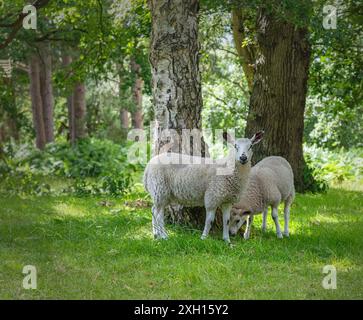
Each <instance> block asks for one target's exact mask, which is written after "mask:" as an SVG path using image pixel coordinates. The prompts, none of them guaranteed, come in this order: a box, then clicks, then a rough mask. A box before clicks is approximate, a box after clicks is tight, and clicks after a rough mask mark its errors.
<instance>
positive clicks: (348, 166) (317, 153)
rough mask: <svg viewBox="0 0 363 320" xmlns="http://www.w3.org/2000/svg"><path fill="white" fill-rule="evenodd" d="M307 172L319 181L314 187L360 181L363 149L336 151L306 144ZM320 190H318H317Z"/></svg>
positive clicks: (362, 176) (362, 172) (362, 168)
mask: <svg viewBox="0 0 363 320" xmlns="http://www.w3.org/2000/svg"><path fill="white" fill-rule="evenodd" d="M304 152H305V160H306V163H307V169H306V173H307V174H308V171H309V170H310V173H311V174H312V176H313V177H314V179H315V180H316V181H317V182H316V183H317V185H316V186H312V189H314V188H318V189H319V188H321V189H325V187H323V186H322V185H321V183H322V182H324V181H325V183H326V184H327V185H332V184H340V183H342V182H343V181H349V180H351V181H353V180H355V181H359V180H361V179H363V149H352V150H349V151H348V150H345V149H343V148H342V149H339V150H335V151H331V150H327V149H322V148H319V147H317V146H306V145H305V146H304ZM317 191H318V190H317Z"/></svg>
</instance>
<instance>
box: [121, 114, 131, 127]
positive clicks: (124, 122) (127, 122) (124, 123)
mask: <svg viewBox="0 0 363 320" xmlns="http://www.w3.org/2000/svg"><path fill="white" fill-rule="evenodd" d="M120 121H121V128H122V129H126V130H127V129H128V128H129V126H130V120H129V112H128V111H127V110H126V109H121V111H120Z"/></svg>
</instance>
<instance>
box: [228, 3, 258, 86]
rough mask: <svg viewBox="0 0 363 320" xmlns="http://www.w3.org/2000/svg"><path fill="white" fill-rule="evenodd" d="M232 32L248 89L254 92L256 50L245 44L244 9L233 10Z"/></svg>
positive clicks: (249, 44) (251, 45)
mask: <svg viewBox="0 0 363 320" xmlns="http://www.w3.org/2000/svg"><path fill="white" fill-rule="evenodd" d="M232 31H233V39H234V44H235V47H236V50H237V53H238V56H239V60H240V63H241V65H242V68H243V72H244V74H245V77H246V80H247V84H248V89H249V91H250V92H252V88H253V77H254V64H255V60H256V48H255V47H254V45H253V44H251V43H249V42H247V43H244V41H245V39H246V37H247V34H246V31H245V26H244V16H243V9H239V8H234V9H232Z"/></svg>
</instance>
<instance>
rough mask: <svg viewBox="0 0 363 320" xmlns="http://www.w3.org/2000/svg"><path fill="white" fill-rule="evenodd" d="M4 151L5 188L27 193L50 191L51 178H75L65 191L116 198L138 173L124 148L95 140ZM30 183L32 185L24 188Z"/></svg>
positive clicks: (0, 169) (10, 145)
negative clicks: (46, 179)
mask: <svg viewBox="0 0 363 320" xmlns="http://www.w3.org/2000/svg"><path fill="white" fill-rule="evenodd" d="M5 151H6V153H7V155H8V157H7V161H6V162H4V163H3V164H2V166H0V175H1V176H3V177H4V184H3V186H2V187H3V189H6V188H8V189H9V190H18V191H19V190H20V191H21V192H24V193H32V194H37V193H44V192H45V191H47V192H48V191H49V190H50V187H49V185H47V184H44V183H43V182H42V181H43V180H44V177H49V176H52V177H64V178H71V179H72V180H71V183H72V185H71V186H70V187H69V188H66V189H65V190H64V191H65V192H73V193H76V194H78V195H86V194H89V195H91V194H92V195H97V194H108V195H113V196H117V195H121V194H124V193H125V192H126V191H127V189H128V188H129V187H130V185H131V182H132V180H131V176H132V173H133V172H134V171H135V170H136V167H135V166H134V165H131V164H128V163H127V149H126V147H125V146H120V145H117V144H114V143H113V142H111V141H107V140H97V139H94V138H92V139H84V140H81V141H79V142H78V143H77V144H76V145H75V146H74V147H73V148H70V147H69V145H68V143H67V142H59V143H53V144H49V145H48V146H47V148H46V149H45V150H44V151H39V150H36V149H32V148H29V147H27V146H25V145H22V146H16V145H12V144H9V145H8V146H7V148H6V150H5ZM88 178H93V180H92V179H91V180H89V179H88ZM8 181H9V182H10V183H8ZM11 181H17V183H11ZM27 183H29V186H28V187H26V188H25V185H26V184H27ZM23 186H24V188H23Z"/></svg>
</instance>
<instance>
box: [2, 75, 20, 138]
mask: <svg viewBox="0 0 363 320" xmlns="http://www.w3.org/2000/svg"><path fill="white" fill-rule="evenodd" d="M2 80H3V81H2V82H3V85H4V89H5V91H6V95H5V96H4V98H5V99H4V101H1V102H2V103H4V108H3V111H4V114H3V117H4V119H3V122H4V123H3V125H4V127H3V134H4V137H3V138H4V139H3V140H8V139H10V138H13V139H14V140H15V141H19V130H20V125H19V121H18V119H17V116H18V112H17V106H16V97H15V87H14V82H13V79H12V78H11V77H3V78H2Z"/></svg>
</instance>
